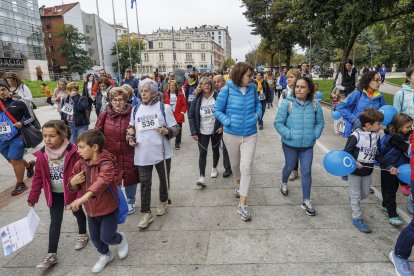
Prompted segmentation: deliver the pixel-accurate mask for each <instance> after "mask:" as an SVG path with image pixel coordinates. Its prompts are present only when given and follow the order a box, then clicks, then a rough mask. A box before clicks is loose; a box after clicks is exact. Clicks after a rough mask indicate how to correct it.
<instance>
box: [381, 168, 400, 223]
mask: <svg viewBox="0 0 414 276" xmlns="http://www.w3.org/2000/svg"><path fill="white" fill-rule="evenodd" d="M399 183H400V181H399V180H398V178H397V176H395V175H392V174H390V173H389V172H387V171H381V193H382V206H383V207H385V208H387V211H388V216H389V217H390V218H393V217H396V216H398V215H397V203H396V194H397V191H398V186H399Z"/></svg>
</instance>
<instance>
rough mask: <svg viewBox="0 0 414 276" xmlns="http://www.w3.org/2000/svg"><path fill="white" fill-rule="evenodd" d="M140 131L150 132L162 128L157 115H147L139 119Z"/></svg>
mask: <svg viewBox="0 0 414 276" xmlns="http://www.w3.org/2000/svg"><path fill="white" fill-rule="evenodd" d="M137 121H138V122H137V126H138V131H141V132H143V131H148V130H152V129H158V128H159V127H160V121H159V119H158V116H157V114H153V115H146V116H143V117H139V118H137Z"/></svg>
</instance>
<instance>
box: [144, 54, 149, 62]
mask: <svg viewBox="0 0 414 276" xmlns="http://www.w3.org/2000/svg"><path fill="white" fill-rule="evenodd" d="M144 60H145V61H148V53H144Z"/></svg>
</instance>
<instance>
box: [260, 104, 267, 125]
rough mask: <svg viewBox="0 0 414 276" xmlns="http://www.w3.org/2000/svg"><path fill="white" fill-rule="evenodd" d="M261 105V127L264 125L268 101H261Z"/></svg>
mask: <svg viewBox="0 0 414 276" xmlns="http://www.w3.org/2000/svg"><path fill="white" fill-rule="evenodd" d="M260 103H261V104H262V117H260V119H259V126H262V125H263V117H264V115H265V112H266V100H263V101H260Z"/></svg>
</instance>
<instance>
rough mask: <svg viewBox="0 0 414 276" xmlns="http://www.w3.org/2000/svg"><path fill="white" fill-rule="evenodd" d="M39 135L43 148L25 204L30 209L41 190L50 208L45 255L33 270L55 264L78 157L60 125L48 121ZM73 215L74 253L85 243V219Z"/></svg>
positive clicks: (82, 214)
mask: <svg viewBox="0 0 414 276" xmlns="http://www.w3.org/2000/svg"><path fill="white" fill-rule="evenodd" d="M42 132H43V142H44V143H45V146H44V147H43V148H42V149H40V150H38V151H37V152H35V153H34V156H36V165H35V173H34V176H33V181H32V187H31V189H30V194H29V198H28V200H27V202H28V205H29V206H31V207H34V206H35V204H36V203H37V202H38V200H39V196H40V193H41V190H42V188H43V190H44V194H45V197H46V202H47V206H48V207H49V208H50V227H49V251H48V254H46V256H45V257H44V258H43V259H42V261H41V262H40V263H39V265H37V266H36V267H37V268H48V267H50V266H52V265H54V264H56V263H57V262H58V258H57V255H56V252H57V247H58V243H59V237H60V228H61V225H62V220H63V211H64V209H65V206H66V205H69V204H70V203H72V201H74V200H75V199H76V197H77V194H76V193H72V192H70V191H69V189H68V187H67V183H68V180H69V177H70V176H71V173H72V169H73V166H74V165H75V163H76V161H78V159H79V155H78V153H77V148H76V146H75V145H74V144H71V143H70V142H69V140H68V137H70V134H69V132H70V131H69V129H68V127H67V126H66V125H65V123H64V122H63V121H61V120H52V121H49V122H47V123H45V124H44V125H43V127H42ZM73 215H74V216H75V217H76V220H77V222H78V227H79V235H78V236H77V239H76V244H75V249H76V250H79V249H82V248H83V247H85V246H86V244H87V243H88V241H89V237H88V235H87V233H86V216H85V213H84V212H83V209H79V210H78V211H77V212H73Z"/></svg>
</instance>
